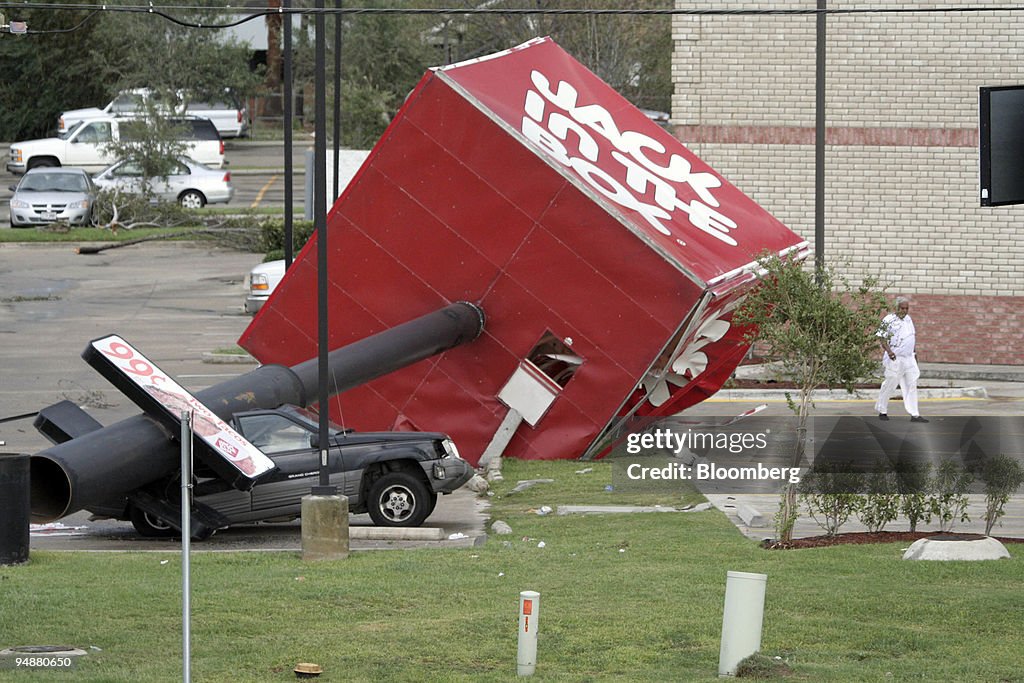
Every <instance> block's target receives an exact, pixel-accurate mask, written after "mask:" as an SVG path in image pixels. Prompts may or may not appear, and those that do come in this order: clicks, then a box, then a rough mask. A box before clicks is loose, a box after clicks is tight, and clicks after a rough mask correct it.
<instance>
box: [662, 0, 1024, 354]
mask: <svg viewBox="0 0 1024 683" xmlns="http://www.w3.org/2000/svg"><path fill="white" fill-rule="evenodd" d="M998 4H999V3H996V2H992V1H990V0H984V1H982V2H978V3H972V6H973V7H983V6H986V5H990V6H997V5H998ZM943 5H945V6H948V7H954V6H960V5H958V4H957V3H954V2H951V1H950V0H939V1H938V2H930V3H927V4H925V3H920V2H918V3H903V4H901V5H900V6H901V7H904V8H918V7H941V6H943ZM692 6H693V5H692V3H684V2H682V0H679V2H678V7H680V8H681V9H682V8H687V7H692ZM765 6H766V7H767V6H768V5H765ZM815 6H816V2H815V0H802V1H799V2H798V1H793V0H788V1H785V0H784V1H783V2H774V3H771V5H770V7H771V8H772V9H805V10H806V9H814V8H815ZM894 6H895V5H894V4H892V3H889V2H883V1H882V0H866V1H858V2H852V1H851V0H830V2H829V3H828V7H829V9H854V8H856V9H865V8H883V7H885V8H891V7H894ZM1004 6H1005V5H1004ZM715 7H716V9H729V8H734V9H741V8H743V9H745V8H749V7H751V5H750V4H749V3H744V2H740V1H739V0H723V2H721V3H719V4H717V5H716V6H715ZM827 31H828V40H827V53H826V54H827V76H826V117H827V129H828V132H827V136H826V141H827V145H826V169H825V172H826V182H825V197H826V199H825V202H826V209H825V245H824V247H825V255H826V260H828V261H829V262H830V263H832V264H834V265H836V266H837V267H838V268H839V269H840V271H841V272H843V273H844V274H846V275H847V276H849V277H851V278H852V279H854V280H856V279H857V278H858V277H860V276H862V275H863V274H866V273H870V274H875V275H879V276H881V277H882V279H883V280H884V281H885V282H887V283H888V288H889V291H891V292H893V293H894V294H896V293H900V294H906V295H909V296H910V297H911V299H912V300H913V301H914V307H913V308H912V311H911V314H912V316H913V317H914V321H915V323H916V324H917V327H918V338H919V344H920V346H921V350H922V353H921V359H922V360H924V361H931V362H973V363H996V364H1024V341H1022V340H1024V206H1009V207H996V208H993V207H981V206H980V201H979V198H978V192H979V182H978V173H979V171H978V151H977V144H978V130H977V127H978V88H979V87H980V86H996V85H1020V84H1024V12H1009V11H1005V10H1004V11H995V10H993V11H985V12H967V13H957V12H952V11H946V12H928V13H867V14H860V13H858V14H849V15H829V17H828V19H827ZM673 36H674V44H675V52H674V57H673V77H674V80H675V95H674V97H673V103H672V118H673V124H674V130H675V133H676V135H677V137H679V139H680V140H682V141H683V142H684V143H685V144H686V145H687V146H688V147H690V148H691V149H693V151H694V152H695V153H697V154H698V155H699V156H701V158H703V159H704V160H706V161H707V162H708V163H709V164H710V165H711V166H713V167H714V168H715V169H716V170H717V171H719V172H720V173H722V174H723V175H725V176H726V177H727V178H729V180H730V181H732V182H733V183H735V184H736V185H737V186H739V187H740V188H741V189H742V190H743V191H744V192H746V193H747V194H748V195H750V196H751V197H752V198H753V199H754V200H756V201H757V202H759V203H760V204H761V205H762V206H764V207H765V208H766V209H768V210H769V211H771V212H772V213H773V214H774V215H776V216H777V217H778V218H779V219H780V220H782V221H783V222H784V223H786V224H787V225H788V226H789V227H791V228H792V229H794V230H796V231H797V232H798V233H800V234H802V235H804V236H805V237H806V238H807V239H809V240H811V241H812V242H813V239H814V170H815V169H814V117H815V111H814V99H815V97H814V87H815V17H814V16H813V15H807V16H797V15H764V16H731V15H730V16H703V17H694V16H683V15H677V16H674V17H673ZM968 331H969V332H968Z"/></svg>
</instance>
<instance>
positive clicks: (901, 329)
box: [875, 297, 928, 422]
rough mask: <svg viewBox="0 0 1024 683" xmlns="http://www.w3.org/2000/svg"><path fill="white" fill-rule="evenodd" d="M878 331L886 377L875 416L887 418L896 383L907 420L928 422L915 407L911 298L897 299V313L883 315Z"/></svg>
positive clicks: (917, 375)
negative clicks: (900, 393)
mask: <svg viewBox="0 0 1024 683" xmlns="http://www.w3.org/2000/svg"><path fill="white" fill-rule="evenodd" d="M877 334H878V338H879V340H880V341H881V344H882V351H884V352H885V357H884V358H883V359H882V365H883V367H884V368H885V380H884V381H883V382H882V388H881V390H880V391H879V392H878V401H877V402H876V403H875V410H877V411H878V419H879V420H888V419H889V397H890V396H892V393H893V391H894V390H895V389H896V385H897V384H898V385H899V387H900V391H901V392H902V393H903V406H904V407H905V408H906V409H907V412H908V413H910V421H911V422H928V420H926V419H925V418H923V417H921V413H920V412H918V410H917V379H918V378H919V377H920V376H921V370H920V368H918V367H917V354H915V353H914V345H915V343H916V337H917V335H916V332H915V330H914V321H913V320H911V318H910V301H908V300H907V299H905V298H903V297H900V298H898V299H896V312H895V313H890V314H889V315H887V316H885V318H884V319H883V320H882V326H881V327H880V328H879V329H878V332H877Z"/></svg>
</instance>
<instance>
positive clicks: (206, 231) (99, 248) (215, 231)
mask: <svg viewBox="0 0 1024 683" xmlns="http://www.w3.org/2000/svg"><path fill="white" fill-rule="evenodd" d="M250 230H251V228H196V229H194V230H182V231H180V232H173V233H167V234H164V235H149V236H148V237H139V238H136V239H133V240H125V241H124V242H114V243H113V244H102V245H96V246H92V245H89V246H83V247H78V249H77V250H76V251H77V252H78V253H79V254H99V253H100V252H103V251H106V250H108V249H117V248H118V247H130V246H132V245H134V244H141V243H143V242H155V241H157V240H169V239H175V238H178V237H191V236H196V235H223V234H230V233H245V232H249V231H250Z"/></svg>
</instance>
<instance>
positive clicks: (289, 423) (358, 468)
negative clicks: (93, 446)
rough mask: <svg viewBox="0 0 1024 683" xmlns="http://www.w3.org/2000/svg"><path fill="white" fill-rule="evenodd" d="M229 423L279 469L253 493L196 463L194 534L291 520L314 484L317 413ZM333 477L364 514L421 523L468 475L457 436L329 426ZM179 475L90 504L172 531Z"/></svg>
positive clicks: (260, 415) (99, 511) (151, 530)
mask: <svg viewBox="0 0 1024 683" xmlns="http://www.w3.org/2000/svg"><path fill="white" fill-rule="evenodd" d="M232 426H233V427H234V428H235V430H237V431H238V432H239V433H241V434H242V435H243V436H244V437H245V438H246V439H248V440H249V441H250V442H251V443H252V444H253V445H255V446H256V447H257V448H259V449H260V450H261V451H263V453H265V454H266V455H267V456H269V457H270V458H271V459H272V460H273V461H274V464H275V465H277V468H276V469H275V470H274V471H272V472H270V473H269V474H267V475H265V476H264V477H262V478H261V479H260V480H259V481H257V483H256V485H255V486H253V488H252V490H250V491H240V490H238V489H236V488H233V487H232V486H231V485H230V484H228V483H227V482H225V481H224V480H223V479H221V478H219V477H217V476H215V475H214V474H213V473H212V472H209V471H204V468H203V466H202V465H199V464H198V463H197V470H196V472H195V478H196V482H195V485H194V488H193V492H194V500H193V522H192V525H193V535H194V536H195V537H196V538H202V537H204V536H209V535H210V534H212V533H213V532H214V531H215V530H216V529H218V528H222V527H226V526H230V525H232V524H241V523H253V522H260V521H266V520H274V521H284V520H287V519H294V518H297V517H298V516H299V514H300V510H301V501H302V497H303V496H305V495H308V494H309V493H310V490H311V488H312V487H313V486H316V485H317V484H318V482H319V467H320V456H319V449H318V448H317V440H318V433H319V417H318V416H317V415H316V414H315V413H312V412H310V411H308V410H306V409H304V408H299V407H297V406H291V405H285V406H281V407H279V408H275V409H272V410H253V411H248V412H243V413H237V414H235V415H234V417H233V418H232ZM329 438H330V447H329V449H328V466H329V469H330V482H331V484H332V485H335V486H337V487H338V491H339V493H343V494H344V495H346V496H347V497H348V504H349V511H350V512H352V513H354V514H355V513H364V512H368V513H369V514H370V518H371V519H372V520H373V522H374V524H377V525H378V526H393V527H394V526H419V525H421V524H422V523H423V522H424V520H426V519H427V517H428V516H430V513H431V512H433V510H434V504H435V503H436V502H437V496H438V494H447V493H451V492H452V491H454V490H456V489H458V488H459V487H460V486H462V485H463V484H465V483H466V482H467V481H469V479H470V478H471V477H472V476H473V473H474V471H473V468H472V466H470V464H469V463H467V462H466V461H465V460H463V459H462V458H460V457H459V453H458V450H457V449H456V447H455V444H454V442H453V441H452V440H451V439H450V438H449V437H448V436H446V435H444V434H440V433H432V432H354V431H351V430H347V429H341V428H340V427H338V426H337V425H333V424H332V425H331V433H330V437H329ZM180 496H181V484H180V480H179V475H175V476H174V477H172V478H168V479H164V480H161V481H159V482H156V483H154V484H150V485H148V486H146V487H145V488H143V489H140V490H138V491H134V492H132V493H130V494H129V495H128V496H127V497H126V498H122V499H119V500H117V501H111V502H110V503H109V504H106V503H105V504H103V505H98V506H91V507H89V508H87V509H88V510H89V511H90V512H92V513H93V514H94V515H96V516H97V517H113V518H116V519H128V520H131V522H132V524H133V525H134V526H135V529H136V530H137V531H138V532H139V533H140V534H142V535H143V536H175V535H178V533H179V532H178V530H177V529H178V525H179V520H180V506H179V504H178V501H179V500H180Z"/></svg>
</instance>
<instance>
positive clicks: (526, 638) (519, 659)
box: [516, 591, 540, 676]
mask: <svg viewBox="0 0 1024 683" xmlns="http://www.w3.org/2000/svg"><path fill="white" fill-rule="evenodd" d="M539 623H540V593H538V592H537V591H522V592H521V593H520V594H519V651H518V652H517V653H516V664H517V667H516V674H517V675H519V676H532V675H533V672H534V671H536V669H537V625H538V624H539Z"/></svg>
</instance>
